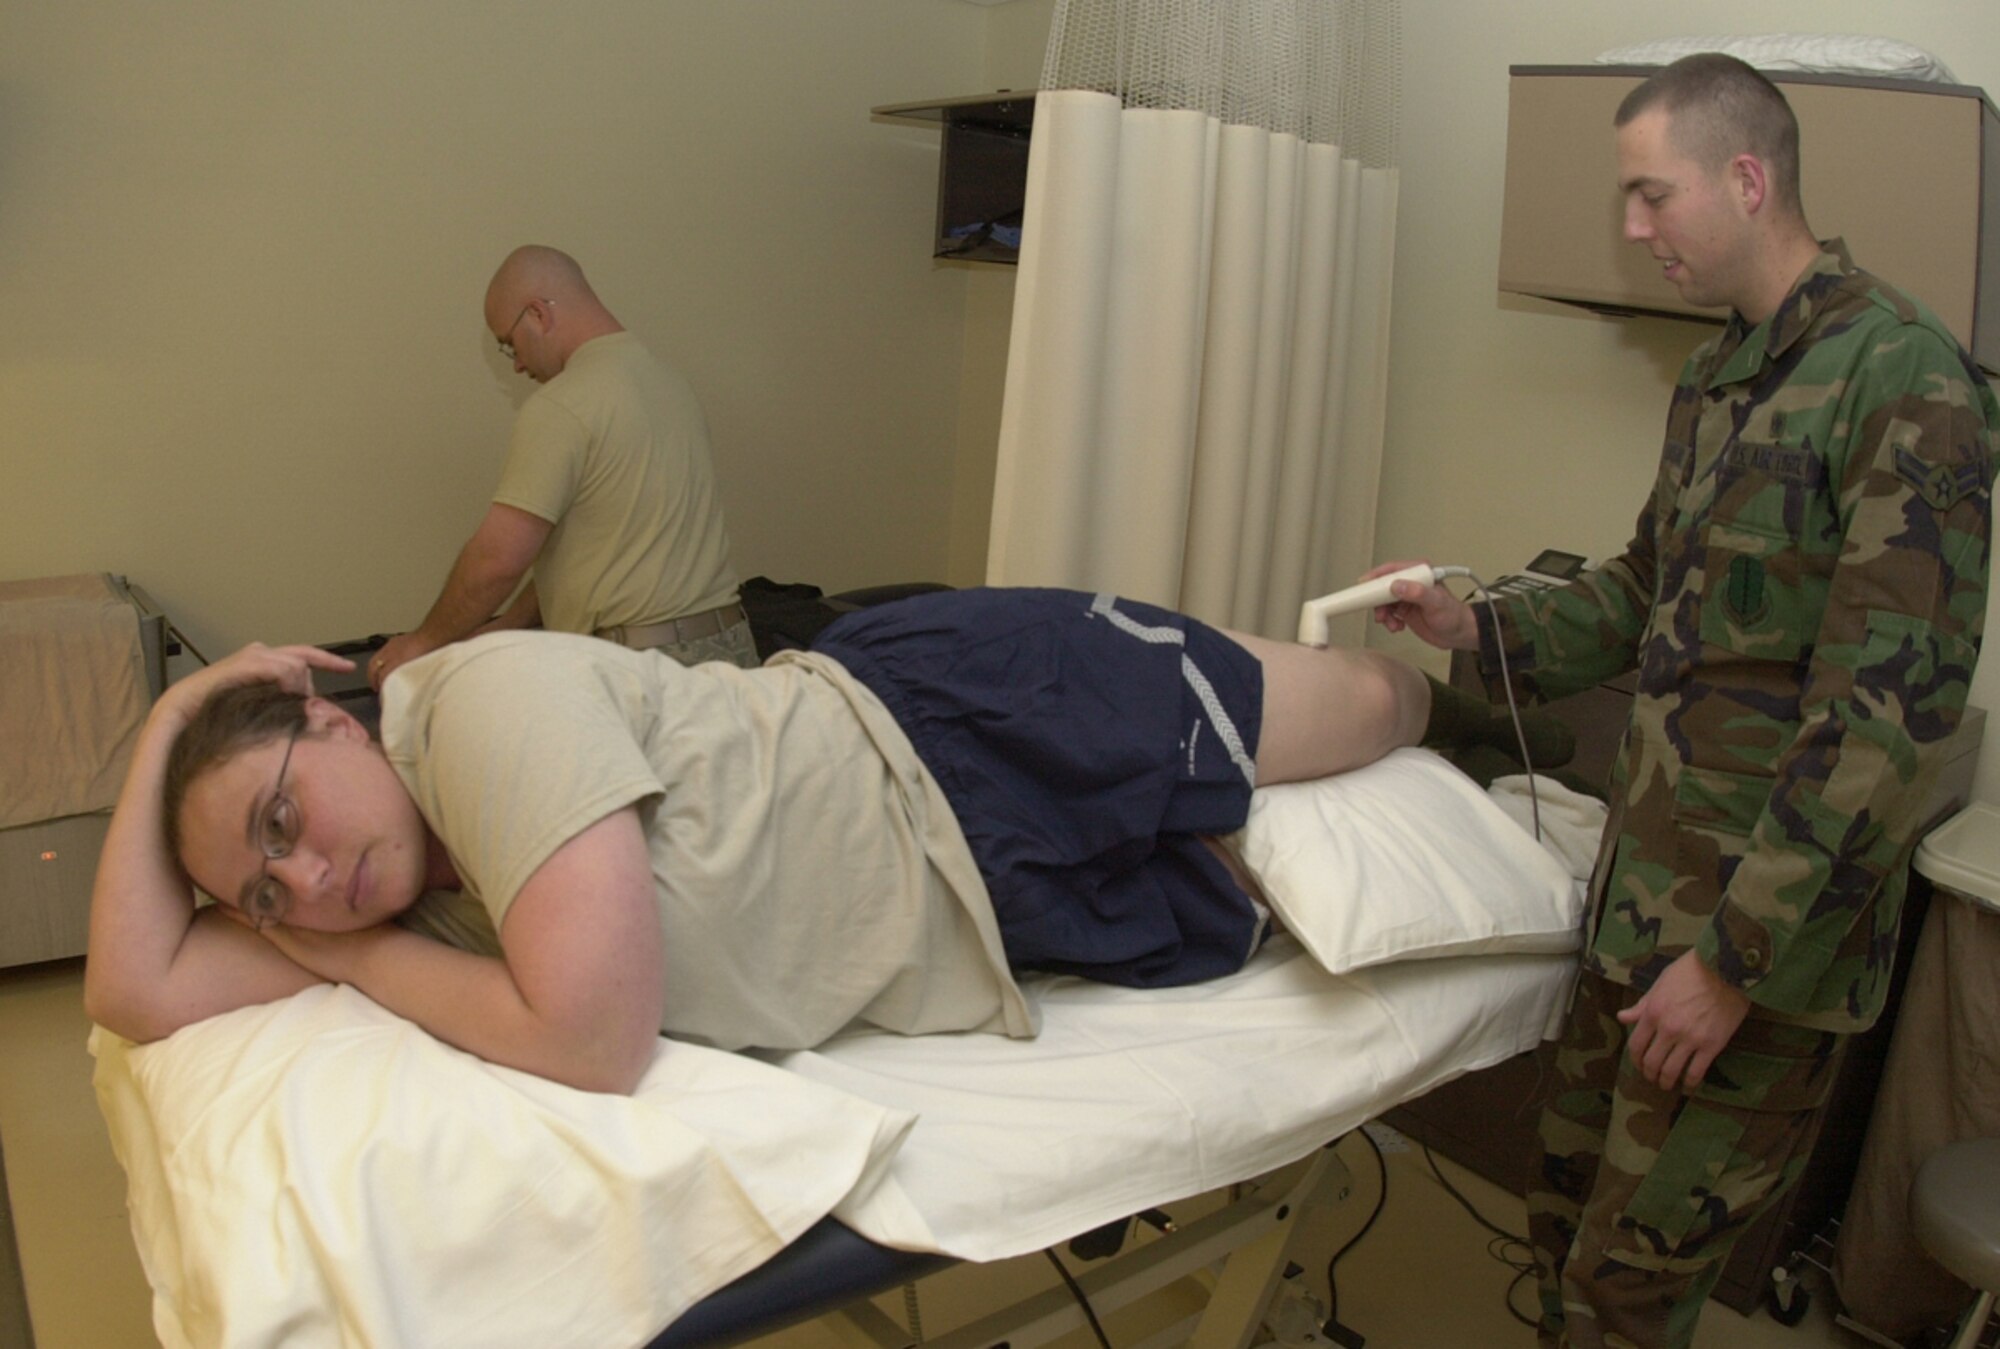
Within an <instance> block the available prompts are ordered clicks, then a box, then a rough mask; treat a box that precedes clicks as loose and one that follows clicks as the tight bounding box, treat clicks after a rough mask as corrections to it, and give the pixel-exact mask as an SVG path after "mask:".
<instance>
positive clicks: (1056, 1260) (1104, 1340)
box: [1042, 1250, 1111, 1349]
mask: <svg viewBox="0 0 2000 1349" xmlns="http://www.w3.org/2000/svg"><path fill="white" fill-rule="evenodd" d="M1042 1254H1043V1255H1046V1256H1047V1257H1048V1258H1049V1263H1050V1264H1052V1265H1054V1266H1055V1267H1056V1273H1058V1274H1060V1275H1062V1281H1063V1283H1065V1284H1066V1285H1068V1287H1069V1291H1070V1296H1071V1297H1073V1298H1075V1299H1076V1305H1077V1306H1079V1307H1081V1308H1083V1319H1084V1320H1086V1321H1088V1322H1090V1329H1091V1333H1092V1334H1094V1335H1096V1336H1097V1342H1098V1344H1100V1345H1102V1346H1103V1349H1111V1341H1110V1339H1109V1338H1108V1337H1106V1335H1105V1333H1104V1323H1103V1322H1101V1321H1099V1320H1098V1319H1097V1311H1096V1309H1095V1308H1094V1307H1092V1306H1091V1305H1090V1299H1089V1298H1088V1297H1086V1296H1085V1295H1084V1291H1083V1285H1082V1284H1080V1283H1078V1282H1077V1281H1076V1280H1075V1279H1074V1278H1072V1277H1071V1275H1070V1272H1069V1266H1068V1265H1065V1264H1064V1263H1063V1262H1062V1257H1061V1256H1059V1255H1057V1254H1056V1253H1055V1252H1054V1251H1046V1250H1045V1251H1043V1252H1042Z"/></svg>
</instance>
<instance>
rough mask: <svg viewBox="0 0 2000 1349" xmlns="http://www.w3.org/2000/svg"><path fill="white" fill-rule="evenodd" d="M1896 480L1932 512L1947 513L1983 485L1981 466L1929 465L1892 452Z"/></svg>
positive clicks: (1984, 474) (1899, 451)
mask: <svg viewBox="0 0 2000 1349" xmlns="http://www.w3.org/2000/svg"><path fill="white" fill-rule="evenodd" d="M1896 476H1897V477H1899V478H1901V479H1902V480H1903V481H1904V482H1906V483H1908V484H1909V485H1910V486H1911V488H1912V489H1914V490H1915V492H1916V494H1917V495H1918V496H1920V497H1922V498H1923V500H1924V504H1925V505H1927V506H1929V507H1930V508H1931V509H1932V510H1939V511H1942V510H1949V509H1950V508H1951V507H1953V506H1955V505H1957V504H1958V503H1959V502H1960V501H1963V500H1964V499H1965V498H1966V497H1968V496H1971V495H1972V494H1973V493H1975V492H1977V491H1979V490H1980V489H1981V488H1982V487H1984V486H1985V485H1986V479H1987V465H1986V464H1985V463H1962V464H1931V463H1926V462H1924V461H1923V460H1922V459H1919V458H1918V457H1917V456H1916V455H1914V454H1912V453H1911V452H1910V451H1908V450H1906V449H1903V448H1902V447H1901V446H1898V447H1897V449H1896Z"/></svg>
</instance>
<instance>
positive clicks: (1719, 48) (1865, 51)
mask: <svg viewBox="0 0 2000 1349" xmlns="http://www.w3.org/2000/svg"><path fill="white" fill-rule="evenodd" d="M1696 52H1723V53H1726V54H1727V55H1730V56H1734V57H1736V58H1737V59H1739V60H1742V61H1746V62H1748V63H1749V64H1750V65H1753V66H1755V67H1756V68H1757V69H1759V70H1765V71H1771V70H1776V71H1788V70H1790V71H1803V72H1806V73H1808V74H1814V75H1873V76H1876V77H1878V78H1882V79H1892V80H1930V81H1934V82H1936V83H1939V84H1957V83H1958V80H1957V79H1956V78H1955V77H1954V76H1953V75H1952V73H1951V71H1949V70H1947V69H1946V68H1945V64H1944V62H1942V61H1940V60H1938V59H1937V58H1936V57H1935V56H1932V55H1931V54H1930V53H1929V52H1927V51H1925V50H1924V49H1923V48H1921V47H1913V46H1911V45H1910V44H1909V43H1907V42H1898V41H1896V40H1895V39H1894V38H1886V37H1871V36H1869V35H1867V34H1865V33H1761V34H1752V35H1749V36H1739V37H1663V38H1655V39H1654V40H1653V41H1651V42H1637V43H1634V44H1632V45H1631V46H1629V47H1617V48H1614V49H1613V50H1611V51H1608V52H1605V53H1604V54H1603V55H1601V56H1599V57H1598V58H1597V61H1598V64H1600V65H1609V66H1664V65H1671V64H1672V63H1673V62H1675V61H1678V60H1680V59H1681V58H1682V57H1683V56H1692V55H1693V54H1694V53H1696Z"/></svg>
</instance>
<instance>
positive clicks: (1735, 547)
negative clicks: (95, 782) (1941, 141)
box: [1478, 240, 2000, 1031]
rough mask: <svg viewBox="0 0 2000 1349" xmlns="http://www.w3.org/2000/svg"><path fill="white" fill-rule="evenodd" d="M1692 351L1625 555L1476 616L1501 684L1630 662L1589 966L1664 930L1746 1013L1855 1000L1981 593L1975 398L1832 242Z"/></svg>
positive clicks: (1876, 950) (1983, 489)
mask: <svg viewBox="0 0 2000 1349" xmlns="http://www.w3.org/2000/svg"><path fill="white" fill-rule="evenodd" d="M1825 249H1826V251H1824V252H1822V253H1821V254H1820V256H1819V258H1818V259H1817V261H1816V262H1815V263H1814V264H1813V266H1812V267H1811V268H1809V269H1808V270H1807V271H1806V273H1805V274H1804V275H1803V276H1802V277H1801V278H1800V279H1799V282H1798V284H1797V285H1796V286H1795V287H1794V288H1793V290H1792V292H1791V293H1790V294H1789V295H1788V296H1787V297H1786V299H1785V301H1784V302H1783V304H1781V305H1780V306H1779V308H1778V310H1777V311H1776V312H1775V313H1774V314H1772V315H1771V317H1770V318H1769V319H1768V320H1766V321H1765V322H1764V323H1762V324H1760V325H1757V326H1756V327H1754V328H1752V327H1750V326H1749V325H1748V324H1746V323H1745V322H1744V320H1743V319H1742V317H1741V316H1740V315H1737V316H1733V317H1732V318H1731V320H1730V322H1729V323H1728V325H1727V326H1726V327H1725V328H1724V329H1723V331H1722V333H1721V335H1720V336H1719V337H1717V338H1715V339H1714V340H1712V341H1710V342H1708V343H1706V344H1705V345H1703V346H1702V347H1701V348H1700V349H1698V350H1697V351H1696V352H1695V353H1694V355H1693V356H1692V357H1690V358H1689V360H1688V362H1687V365H1686V366H1685V367H1684V369H1683V370H1682V372H1681V377H1680V382H1679V384H1678V386H1677V387H1676V388H1675V390H1674V397H1673V404H1672V406H1671V408H1670V409H1669V411H1668V414H1667V432H1666V445H1665V450H1664V452H1663V453H1662V455H1661V458H1660V466H1659V471H1658V475H1657V477H1656V479H1655V482H1654V486H1653V492H1652V496H1651V497H1650V498H1649V499H1648V501H1647V503H1646V507H1645V510H1644V511H1643V512H1642V513H1641V514H1640V516H1639V521H1638V525H1637V528H1636V531H1635V535H1634V537H1633V539H1632V542H1631V543H1630V545H1628V546H1627V548H1626V550H1625V552H1624V554H1623V555H1621V556H1619V557H1616V558H1613V559H1612V560H1610V561H1609V562H1607V563H1606V564H1605V565H1604V566H1603V567H1601V568H1599V569H1598V570H1596V571H1594V572H1592V573H1590V574H1588V575H1587V576H1585V577H1584V578H1583V579H1581V580H1579V581H1577V582H1575V583H1573V584H1571V585H1570V586H1568V587H1566V588H1564V589H1561V590H1556V591H1551V592H1547V593H1545V594H1542V595H1538V596H1531V597H1517V598H1513V599H1510V600H1508V601H1505V602H1504V603H1503V604H1502V605H1501V606H1500V609H1499V615H1498V620H1497V624H1496V622H1495V620H1494V618H1493V617H1492V616H1491V615H1490V614H1489V613H1488V612H1487V611H1486V609H1485V606H1483V605H1481V606H1478V609H1479V611H1480V614H1479V617H1480V640H1481V667H1482V670H1483V671H1484V672H1485V673H1486V674H1487V676H1488V679H1489V682H1491V681H1492V680H1493V679H1494V677H1495V676H1496V675H1497V670H1498V666H1497V657H1498V647H1499V646H1500V645H1501V644H1503V643H1504V646H1505V648H1506V651H1507V656H1508V661H1509V667H1510V669H1511V670H1512V671H1513V673H1514V677H1515V685H1516V688H1517V690H1519V689H1525V690H1527V691H1529V692H1531V693H1536V694H1540V695H1542V696H1547V697H1558V696H1561V695H1563V694H1566V693H1571V692H1574V691H1576V690H1578V689H1582V688H1587V687H1590V686H1592V685H1594V684H1597V683H1599V682H1601V681H1603V680H1604V679H1606V678H1609V677H1611V676H1613V675H1617V674H1620V673H1623V672H1625V671H1628V670H1635V669H1636V671H1637V680H1638V691H1637V696H1636V697H1635V698H1634V700H1633V708H1632V720H1631V724H1630V725H1629V727H1628V728H1627V730H1626V733H1625V739H1624V742H1623V745H1622V746H1621V748H1620V752H1619V756H1618V763H1617V767H1616V768H1615V770H1614V773H1613V779H1612V810H1611V818H1610V821H1609V823H1608V824H1607V826H1606V830H1605V843H1604V847H1603V849H1602V851H1601V852H1600V855H1599V860H1598V867H1597V875H1596V877H1595V879H1594V882H1593V884H1594V887H1595V905H1594V909H1593V922H1594V923H1595V932H1594V936H1593V939H1592V943H1591V947H1590V951H1589V954H1588V955H1587V957H1586V966H1587V967H1588V968H1591V969H1593V970H1595V971H1596V972H1598V973H1599V974H1602V975H1604V976H1605V977H1607V978H1610V979H1613V980H1616V981H1618V982H1621V983H1636V984H1638V985H1640V986H1644V985H1646V984H1649V983H1650V982H1651V981H1652V980H1653V979H1655V978H1657V977H1658V975H1659V973H1660V972H1661V971H1662V970H1663V969H1665V967H1666V966H1667V964H1668V963H1669V962H1670V961H1672V960H1673V959H1674V958H1675V957H1676V956H1679V955H1680V954H1682V953H1683V952H1685V951H1687V950H1688V949H1689V948H1693V949H1694V950H1695V951H1696V952H1698V953H1699V957H1700V959H1702V960H1703V961H1704V962H1706V963H1707V964H1708V965H1709V966H1710V968H1712V969H1714V970H1716V971H1717V972H1718V973H1720V974H1721V975H1722V977H1723V978H1724V979H1726V980H1727V981H1728V982H1729V983H1731V984H1733V985H1734V986H1736V987H1738V988H1740V989H1742V990H1743V992H1744V993H1746V994H1747V995H1748V996H1749V997H1750V999H1751V1001H1752V1004H1753V1010H1752V1014H1753V1015H1758V1016H1763V1017H1767V1018H1771V1019H1774V1020H1780V1021H1789V1022H1797V1023H1801V1024H1805V1025H1810V1026H1818V1027H1821V1028H1824V1029H1828V1030H1840V1031H1852V1030H1860V1029H1863V1028H1865V1027H1866V1026H1867V1025H1869V1024H1870V1023H1872V1022H1873V1020H1874V1019H1875V1016H1876V1015H1877V1013H1878V1012H1880V1010H1881V1007H1882V999H1883V996H1884V994H1885V992H1886V991H1887V985H1888V978H1889V966H1890V964H1891V962H1892V960H1893V959H1894V953H1895V946H1896V927H1897V921H1898V919H1899V918H1900V916H1901V912H1902V900H1903V892H1904V887H1905V883H1906V878H1907V867H1908V861H1909V856H1910V853H1911V850H1912V849H1913V848H1914V846H1915V844H1916V841H1917V838H1918V836H1919V834H1920V832H1921V830H1922V829H1924V828H1925V827H1927V826H1928V825H1929V824H1930V823H1932V821H1931V820H1929V819H1925V818H1919V817H1920V816H1921V815H1923V814H1924V811H1925V805H1924V802H1925V799H1926V797H1927V796H1929V794H1930V791H1931V789H1932V787H1933V785H1934V782H1935V778H1936V774H1937V770H1938V768H1939V766H1940V763H1941V761H1942V758H1943V754H1942V750H1943V745H1944V741H1945V740H1946V738H1947V737H1948V736H1950V735H1951V733H1952V732H1953V730H1954V729H1956V727H1957V725H1958V722H1959V718H1960V714H1961V712H1962V710H1963V708H1964V706H1965V696H1966V687H1967V684H1968V682H1969V680H1970V679H1971V676H1972V667H1973V661H1974V659H1975V658H1976V656H1977V654H1978V650H1979V639H1980V631H1981V628H1982V626H1983V622H1984V618H1985V612H1986V572H1987V550H1988V530H1989V526H1990V522H1991V515H1992V490H1991V489H1992V471H1993V467H1992V466H1993V456H1994V451H1995V445H1996V442H1995V428H1996V427H2000V404H1996V402H1995V400H1994V396H1993V393H1992V391H1991V390H1990V389H1989V388H1988V387H1987V385H1986V382H1985V380H1984V379H1983V378H1982V377H1981V376H1980V374H1979V372H1978V371H1977V369H1976V368H1974V366H1973V364H1972V361H1971V358H1970V357H1968V356H1967V355H1966V354H1965V352H1964V351H1963V350H1961V349H1960V348H1959V346H1958V344H1957V343H1956V342H1955V341H1954V340H1953V339H1952V337H1951V336H1950V335H1949V334H1948V333H1947V332H1946V330H1945V329H1944V328H1943V326H1942V325H1941V324H1939V323H1938V321H1937V320H1936V318H1934V317H1933V316H1932V315H1931V314H1930V313H1929V311H1927V310H1925V309H1924V308H1923V307H1922V306H1920V305H1919V304H1917V303H1916V302H1915V301H1913V300H1911V299H1910V298H1909V297H1908V296H1906V295H1904V294H1903V293H1902V292H1900V291H1898V290H1896V289H1894V288H1893V287H1890V286H1888V285H1885V284H1884V283H1882V282H1881V281H1878V280H1877V279H1875V278H1874V277H1872V276H1870V275H1868V274H1867V273H1866V272H1861V271H1857V270H1855V268H1854V265H1853V263H1852V262H1851V261H1850V260H1849V259H1848V256H1847V252H1846V249H1845V248H1844V247H1843V246H1842V245H1841V243H1840V242H1839V241H1837V240H1836V241H1834V242H1833V243H1830V244H1828V245H1826V246H1825Z"/></svg>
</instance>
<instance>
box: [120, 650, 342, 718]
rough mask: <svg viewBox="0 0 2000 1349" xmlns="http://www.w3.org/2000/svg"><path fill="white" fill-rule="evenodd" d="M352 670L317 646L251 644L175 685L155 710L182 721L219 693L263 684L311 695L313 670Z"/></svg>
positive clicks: (336, 657) (169, 686)
mask: <svg viewBox="0 0 2000 1349" xmlns="http://www.w3.org/2000/svg"><path fill="white" fill-rule="evenodd" d="M353 668H354V662H353V661H351V660H349V659H347V657H345V656H336V655H334V654H333V653H332V652H331V651H325V650H322V649H321V648H319V647H316V646H265V645H264V644H263V643H262V642H252V643H250V645H248V646H246V647H244V648H243V649H242V650H240V651H236V652H233V653H231V654H230V655H227V656H225V657H223V658H222V659H221V660H219V661H217V662H215V664H213V665H209V666H206V667H204V668H202V669H200V670H197V671H196V672H195V673H193V674H191V675H189V676H188V677H187V678H185V679H179V680H176V681H174V682H173V683H172V684H170V685H168V686H167V690H166V692H165V693H163V694H161V695H160V701H159V702H158V703H157V704H156V705H155V706H156V708H157V709H161V710H162V714H163V715H166V716H171V717H176V718H178V719H180V720H183V721H184V720H186V718H188V717H189V716H192V715H193V714H194V711H195V709H196V708H198V707H200V706H201V705H202V703H204V702H205V701H207V699H208V698H209V696H210V695H211V694H213V693H215V692H216V691H217V690H218V689H225V688H231V687H234V686H235V685H238V684H260V683H262V684H276V685H277V686H278V687H279V688H281V689H283V690H285V691H286V692H287V693H297V694H301V695H310V694H311V693H312V691H313V685H312V672H313V671H314V670H331V671H337V672H341V673H345V672H346V671H349V670H352V669H353Z"/></svg>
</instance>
